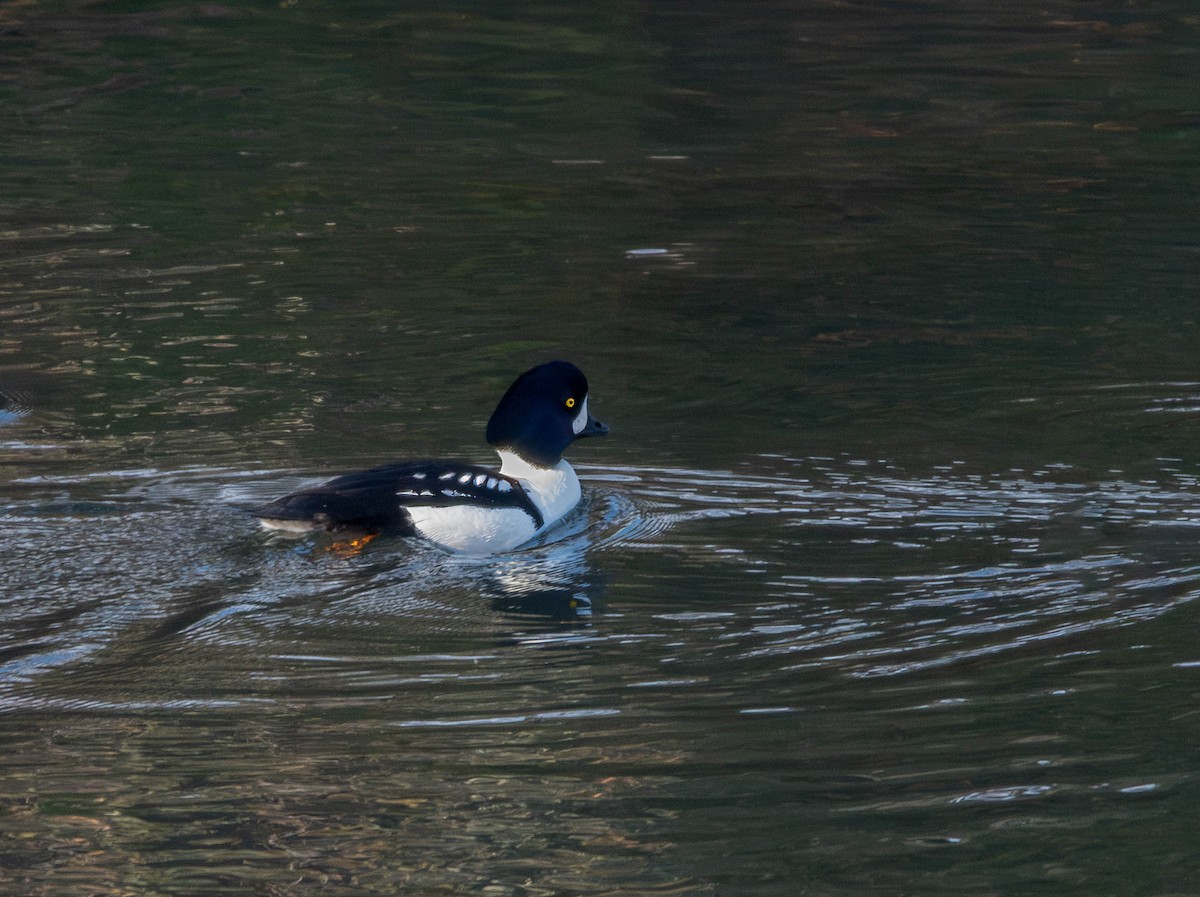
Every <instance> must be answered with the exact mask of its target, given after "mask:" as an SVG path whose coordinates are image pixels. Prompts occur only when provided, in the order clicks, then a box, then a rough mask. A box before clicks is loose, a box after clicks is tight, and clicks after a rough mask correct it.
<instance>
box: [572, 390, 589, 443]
mask: <svg viewBox="0 0 1200 897" xmlns="http://www.w3.org/2000/svg"><path fill="white" fill-rule="evenodd" d="M587 420H588V410H587V396H584V397H583V404H582V405H580V406H579V413H578V414H576V415H575V420H573V421H571V431H572V432H573V433H574V434H575V435H576V436H578V435H579V434H580V433H582V432H583V428H584V427H586V426H587Z"/></svg>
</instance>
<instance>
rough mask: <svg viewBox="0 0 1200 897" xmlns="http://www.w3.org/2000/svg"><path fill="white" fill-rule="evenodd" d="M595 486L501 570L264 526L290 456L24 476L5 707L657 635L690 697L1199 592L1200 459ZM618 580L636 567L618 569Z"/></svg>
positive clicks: (216, 697)
mask: <svg viewBox="0 0 1200 897" xmlns="http://www.w3.org/2000/svg"><path fill="white" fill-rule="evenodd" d="M583 475H584V479H585V483H586V487H587V488H586V500H585V502H584V503H583V505H582V506H581V508H580V509H579V510H577V511H576V512H575V513H574V514H573V515H571V516H570V517H569V518H568V519H567V520H566V521H564V523H563V525H562V526H561V527H558V528H557V529H556V530H554V531H553V532H552V533H551V534H549V535H548V536H547V537H546V538H545V539H544V540H543V541H542V542H541V543H540V544H538V545H535V546H534V547H531V548H529V549H526V550H522V551H518V552H513V553H511V554H509V555H505V556H501V557H495V558H487V559H478V558H464V557H455V556H450V555H447V554H445V553H444V552H442V551H440V550H437V549H435V548H432V547H429V546H425V545H423V544H421V543H414V542H410V541H404V540H388V539H383V540H379V541H377V542H375V543H374V544H372V545H370V546H368V547H367V548H366V549H365V550H352V551H346V550H344V549H342V548H340V547H339V546H337V545H336V544H335V543H334V542H333V540H331V539H329V538H326V537H311V538H302V539H293V538H280V537H277V536H268V535H264V534H260V533H259V532H258V530H257V529H256V528H255V527H254V525H253V522H252V521H251V520H250V519H249V518H247V517H245V516H243V515H242V514H241V513H240V512H238V511H237V508H236V506H237V505H240V504H243V503H245V502H247V501H253V500H257V499H261V498H263V497H265V496H267V495H271V494H275V493H277V492H279V491H281V490H285V489H288V488H291V487H293V486H294V485H295V484H297V483H300V482H304V481H306V480H305V478H302V477H296V476H294V475H290V474H288V473H287V472H278V471H253V472H248V471H236V470H213V469H208V468H203V467H196V468H189V469H184V470H178V471H163V470H157V469H124V470H115V471H108V472H93V473H88V474H83V475H77V476H62V477H57V476H46V475H39V476H33V477H26V478H23V479H18V480H17V481H16V482H15V483H14V484H13V485H14V487H15V488H16V489H17V490H18V493H17V496H16V498H15V500H10V501H9V502H8V503H7V504H6V505H5V506H4V507H3V509H2V510H0V515H2V516H0V526H2V527H3V530H4V533H5V540H6V543H7V545H8V551H7V553H6V565H7V566H8V567H9V570H8V571H6V583H7V585H6V589H5V593H4V597H3V602H2V604H0V625H2V626H3V631H4V636H3V642H2V648H0V658H2V660H3V662H2V663H0V694H2V695H3V700H4V703H5V705H6V706H7V707H8V708H9V709H13V708H16V707H28V706H30V705H31V704H34V705H36V704H39V703H48V704H52V705H57V706H88V707H92V708H93V709H96V708H101V707H105V706H112V707H116V706H129V707H142V706H162V707H164V708H165V707H172V706H184V705H188V704H189V702H193V703H196V702H198V703H205V702H208V703H209V704H211V706H213V707H220V706H236V705H238V704H239V702H245V701H250V702H254V701H262V700H267V701H275V700H282V699H286V700H289V701H294V700H301V699H304V700H310V701H317V702H319V701H324V700H334V701H337V700H350V701H358V700H363V701H368V702H369V701H377V700H379V699H380V696H381V695H384V694H390V693H392V692H393V691H394V689H396V688H400V687H403V686H404V685H405V684H406V683H412V682H414V681H420V682H425V683H428V682H431V681H439V680H445V679H447V678H450V679H454V680H457V681H460V682H466V681H470V680H471V679H473V678H478V680H479V681H484V682H491V683H493V684H498V685H503V684H504V683H505V682H506V676H507V675H508V672H507V670H506V665H507V664H508V663H509V662H510V661H509V652H510V651H512V650H514V649H515V650H521V649H524V650H535V651H547V650H550V651H554V650H562V649H568V648H569V649H570V650H585V649H590V650H597V649H603V648H604V647H605V646H606V645H609V644H611V645H614V646H616V645H626V644H630V643H632V642H636V641H639V640H641V641H644V642H645V643H646V644H647V646H648V649H649V651H650V654H651V655H652V656H655V657H657V658H658V661H657V664H656V665H657V666H658V667H659V668H660V669H661V670H662V671H663V672H666V673H667V674H668V675H666V676H663V677H657V676H653V675H651V676H650V677H647V676H646V675H645V674H644V673H639V674H638V675H636V676H634V677H633V679H632V680H631V681H630V683H629V684H630V685H631V686H632V687H638V688H662V687H670V688H673V689H683V690H685V691H686V690H687V689H688V688H689V687H690V685H689V683H693V682H696V681H704V678H703V677H701V678H700V679H696V678H694V677H692V676H690V675H688V674H687V673H686V672H685V674H684V675H682V676H680V675H677V674H676V673H677V672H684V671H689V670H694V669H695V668H696V666H697V664H702V663H712V662H718V661H717V659H718V658H719V662H720V663H721V664H724V665H725V667H726V668H727V669H731V670H736V669H737V668H738V667H739V666H744V667H746V668H747V669H760V668H761V669H762V670H763V671H766V672H773V673H774V675H776V676H782V677H784V679H785V680H786V678H787V677H788V676H789V675H791V674H793V673H796V672H804V671H813V670H819V669H826V670H829V671H832V672H835V673H841V674H846V675H849V676H852V677H879V676H884V677H887V676H900V675H904V674H910V673H916V672H920V671H923V670H929V669H933V668H937V667H951V666H953V665H954V664H956V663H960V662H963V661H965V660H969V659H971V658H976V657H980V656H984V655H991V654H997V653H1001V652H1007V651H1013V650H1016V649H1021V648H1028V649H1031V650H1037V646H1038V645H1053V644H1059V643H1063V642H1066V641H1068V640H1070V639H1072V638H1075V637H1078V636H1080V635H1083V634H1086V633H1088V632H1093V631H1096V630H1099V629H1102V628H1106V627H1117V626H1125V625H1130V624H1133V623H1136V622H1139V621H1144V620H1147V619H1152V618H1154V617H1157V616H1160V615H1162V614H1164V613H1166V612H1167V611H1169V610H1170V609H1171V608H1173V607H1176V606H1178V605H1180V604H1182V603H1186V602H1190V601H1192V600H1193V599H1194V598H1195V597H1196V596H1197V595H1200V566H1197V565H1196V564H1195V563H1194V562H1192V560H1191V558H1190V557H1189V556H1188V554H1187V552H1186V551H1183V550H1181V544H1182V543H1181V538H1180V536H1181V534H1183V535H1184V537H1185V539H1186V540H1188V544H1190V540H1192V539H1193V538H1194V534H1195V533H1196V532H1197V530H1200V500H1198V498H1197V495H1198V492H1200V490H1197V488H1196V486H1197V482H1196V479H1195V478H1194V477H1191V476H1186V475H1183V474H1174V475H1171V476H1169V477H1166V478H1164V480H1163V481H1162V482H1127V481H1124V480H1121V479H1116V478H1114V479H1112V480H1107V481H1104V482H1100V483H1079V482H1072V481H1071V480H1070V479H1069V475H1070V471H1069V470H1063V469H1049V470H1037V471H1024V472H1009V473H1008V474H1007V475H1003V476H983V475H978V474H970V473H965V472H959V470H958V467H956V466H955V465H950V466H948V467H947V468H945V469H944V470H939V471H936V472H934V473H932V474H929V475H925V476H922V477H912V476H906V475H905V474H904V473H903V472H902V471H899V470H896V469H894V467H893V466H892V465H890V464H888V463H885V462H863V461H857V460H854V459H827V460H822V459H796V460H789V459H781V458H774V459H763V460H762V461H761V462H760V463H757V464H755V465H751V466H748V467H747V469H745V470H738V471H733V472H728V471H726V472H721V471H697V470H678V469H656V468H630V467H626V468H617V469H612V468H605V469H600V468H596V469H592V468H583ZM647 563H648V564H650V565H651V568H652V570H653V574H654V575H653V577H652V578H651V579H649V580H644V581H643V579H642V576H641V575H640V574H638V573H637V570H638V569H640V568H641V567H642V566H643V565H645V564H647ZM614 568H619V569H622V570H624V571H625V573H624V575H623V577H622V580H621V581H620V582H618V583H616V584H615V585H613V584H611V583H610V582H609V580H610V579H611V571H612V570H613V569H614ZM747 576H749V577H750V580H747V579H746V577H747ZM747 582H751V583H752V584H753V587H752V588H748V587H747V586H746V583H747ZM721 595H723V596H724V603H723V604H719V605H714V603H713V602H714V600H715V596H721ZM689 596H691V597H690V598H689ZM564 627H565V628H564ZM497 639H498V641H497ZM489 641H490V642H491V647H490V648H485V645H486V644H487V643H488V642H489ZM231 657H235V658H238V660H237V661H236V663H237V664H238V665H240V666H242V667H244V668H245V671H246V675H247V676H248V678H245V679H242V680H241V684H238V683H237V682H234V681H227V677H225V678H223V677H222V676H221V675H219V674H217V675H214V677H213V680H212V685H213V687H214V688H217V691H218V692H219V694H212V695H210V696H208V697H203V696H201V695H199V694H196V693H194V692H195V691H196V689H194V688H193V685H194V680H188V681H186V682H181V683H179V684H178V685H177V687H172V686H171V685H170V684H169V683H168V682H166V681H164V680H163V679H162V678H161V673H162V671H163V670H164V669H166V668H169V667H170V666H171V665H173V664H184V665H187V666H190V667H192V668H194V669H196V670H198V671H200V673H199V675H201V676H203V675H205V674H206V672H212V670H211V669H210V668H211V667H212V666H213V665H219V664H220V663H229V662H230V661H229V659H230V658H231ZM673 670H674V671H676V672H672V671H673ZM85 671H86V675H85V674H84V673H85ZM156 677H157V678H156ZM48 682H52V683H53V684H52V685H48V684H46V683H48ZM318 682H319V683H320V686H319V687H317V683H318ZM651 683H653V684H651ZM247 685H249V687H247ZM106 689H107V693H105V690H106ZM122 692H123V693H124V697H120V695H119V693H122ZM301 695H305V696H306V697H305V698H301V697H300V696H301ZM788 707H789V704H788V703H787V702H786V701H784V702H782V703H776V704H771V703H768V704H766V705H763V706H749V705H748V706H746V707H744V708H743V709H744V710H745V711H747V712H752V713H768V712H782V711H786V710H787V709H788ZM576 710H577V711H578V712H592V711H596V712H600V711H601V710H603V708H590V709H588V708H576ZM550 712H558V711H557V710H555V709H553V708H543V709H542V710H539V711H535V712H534V713H533V714H532V716H529V719H539V718H541V719H544V718H545V717H544V715H543V716H539V714H545V713H550ZM572 712H575V711H572ZM519 715H522V718H525V716H528V714H519ZM469 718H472V717H467V716H464V717H463V719H469ZM506 718H507V717H506ZM454 719H455V717H453V716H451V717H442V718H437V717H435V718H433V722H431V723H430V724H434V723H437V724H450V723H452V722H453V721H454ZM439 720H440V722H439Z"/></svg>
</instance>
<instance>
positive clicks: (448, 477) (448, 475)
mask: <svg viewBox="0 0 1200 897" xmlns="http://www.w3.org/2000/svg"><path fill="white" fill-rule="evenodd" d="M438 479H439V480H452V479H454V471H453V470H451V471H450V472H448V473H444V474H442V475H441V476H440V477H438Z"/></svg>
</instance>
